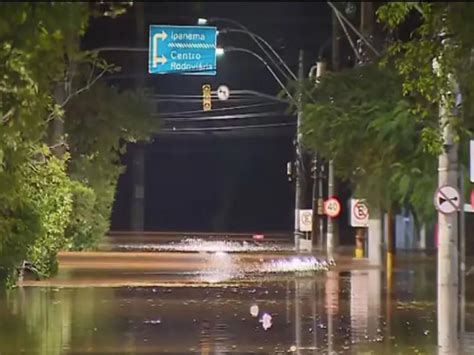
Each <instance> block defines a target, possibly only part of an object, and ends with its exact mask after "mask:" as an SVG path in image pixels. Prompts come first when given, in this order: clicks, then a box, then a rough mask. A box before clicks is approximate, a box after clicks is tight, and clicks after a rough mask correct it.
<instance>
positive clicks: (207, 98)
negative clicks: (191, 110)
mask: <svg viewBox="0 0 474 355" xmlns="http://www.w3.org/2000/svg"><path fill="white" fill-rule="evenodd" d="M202 109H203V110H204V111H211V109H212V103H211V85H209V84H204V85H203V86H202Z"/></svg>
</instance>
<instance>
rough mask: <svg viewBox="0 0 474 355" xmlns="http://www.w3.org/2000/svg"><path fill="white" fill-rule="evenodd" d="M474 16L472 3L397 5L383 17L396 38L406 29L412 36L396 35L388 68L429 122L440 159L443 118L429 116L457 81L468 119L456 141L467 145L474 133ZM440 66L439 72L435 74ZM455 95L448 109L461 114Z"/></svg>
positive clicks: (427, 133)
mask: <svg viewBox="0 0 474 355" xmlns="http://www.w3.org/2000/svg"><path fill="white" fill-rule="evenodd" d="M472 15H474V4H472V3H470V2H439V3H432V2H431V3H428V2H406V3H405V2H392V3H388V4H385V5H383V6H381V7H380V8H379V9H378V11H377V16H378V19H379V21H380V22H381V23H382V24H384V25H385V26H386V28H387V29H388V30H389V31H391V32H392V33H394V34H397V33H400V29H403V28H405V31H404V32H409V35H408V36H407V35H405V36H401V35H398V36H396V35H394V37H395V40H394V41H393V42H392V43H391V44H390V45H389V47H388V49H387V56H386V59H385V61H384V63H383V64H384V65H385V66H392V67H393V68H395V69H396V70H397V72H398V73H399V75H400V76H401V79H402V90H403V93H404V94H405V95H407V96H410V97H412V98H413V99H414V100H415V102H416V108H415V110H416V113H417V116H418V119H419V120H420V121H422V122H426V123H425V129H424V132H423V141H424V144H425V148H426V149H427V150H428V151H430V152H432V153H433V154H436V155H438V154H439V153H440V151H441V149H442V144H443V141H442V131H441V129H440V127H439V124H438V117H437V116H432V115H429V114H428V112H430V111H431V110H437V107H438V104H439V103H440V102H441V99H442V96H443V95H444V93H446V92H451V93H452V91H453V90H452V89H453V79H455V81H456V82H457V83H458V84H459V91H460V93H461V94H462V101H463V102H462V115H456V122H455V129H456V136H457V137H456V140H457V141H458V142H459V141H461V142H462V141H463V140H464V141H465V138H466V137H467V136H469V135H471V134H472V133H471V132H472V130H473V128H474V117H473V113H474V100H473V98H474V97H473V95H474V80H473V79H474V66H473V65H474V63H473V60H472V58H473V57H472V47H473V45H474V36H473V35H472V33H473V30H474V24H473V23H472V21H471V18H472V17H471V16H472ZM411 23H415V25H411V26H410V24H411ZM407 26H408V29H407ZM447 39H449V43H450V45H449V46H447V45H446V40H447ZM434 63H436V65H437V66H438V68H439V70H434V67H433V66H434ZM452 94H453V95H451V96H450V100H449V102H448V104H449V105H450V106H451V108H452V109H456V105H457V104H458V102H457V99H458V98H459V97H458V96H456V95H455V93H452ZM464 158H465V155H464ZM464 161H465V159H464Z"/></svg>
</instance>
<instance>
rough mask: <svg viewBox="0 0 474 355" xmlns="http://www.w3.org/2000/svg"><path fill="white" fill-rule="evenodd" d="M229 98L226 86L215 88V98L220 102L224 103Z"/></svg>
mask: <svg viewBox="0 0 474 355" xmlns="http://www.w3.org/2000/svg"><path fill="white" fill-rule="evenodd" d="M229 96H230V90H229V88H228V87H227V86H226V85H221V86H219V87H218V88H217V97H218V98H219V100H221V101H225V100H227V99H228V98H229Z"/></svg>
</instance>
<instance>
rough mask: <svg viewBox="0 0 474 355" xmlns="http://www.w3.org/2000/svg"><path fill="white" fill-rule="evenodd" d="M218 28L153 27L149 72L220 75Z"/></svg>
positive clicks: (151, 31) (151, 28)
mask: <svg viewBox="0 0 474 355" xmlns="http://www.w3.org/2000/svg"><path fill="white" fill-rule="evenodd" d="M216 42H217V29H216V27H206V26H165V25H163V26H162V25H151V26H150V46H149V63H148V72H149V73H151V74H193V75H216Z"/></svg>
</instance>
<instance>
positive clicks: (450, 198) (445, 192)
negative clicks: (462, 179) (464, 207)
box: [434, 185, 461, 214]
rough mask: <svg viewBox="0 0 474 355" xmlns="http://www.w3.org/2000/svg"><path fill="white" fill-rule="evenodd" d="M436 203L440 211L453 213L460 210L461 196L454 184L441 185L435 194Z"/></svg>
mask: <svg viewBox="0 0 474 355" xmlns="http://www.w3.org/2000/svg"><path fill="white" fill-rule="evenodd" d="M434 205H435V207H436V209H437V210H438V211H439V212H441V213H444V214H451V213H454V212H456V211H458V210H459V207H460V205H461V196H460V195H459V192H458V190H457V189H456V188H455V187H453V186H449V185H444V186H440V187H438V189H437V190H436V193H435V195H434Z"/></svg>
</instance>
